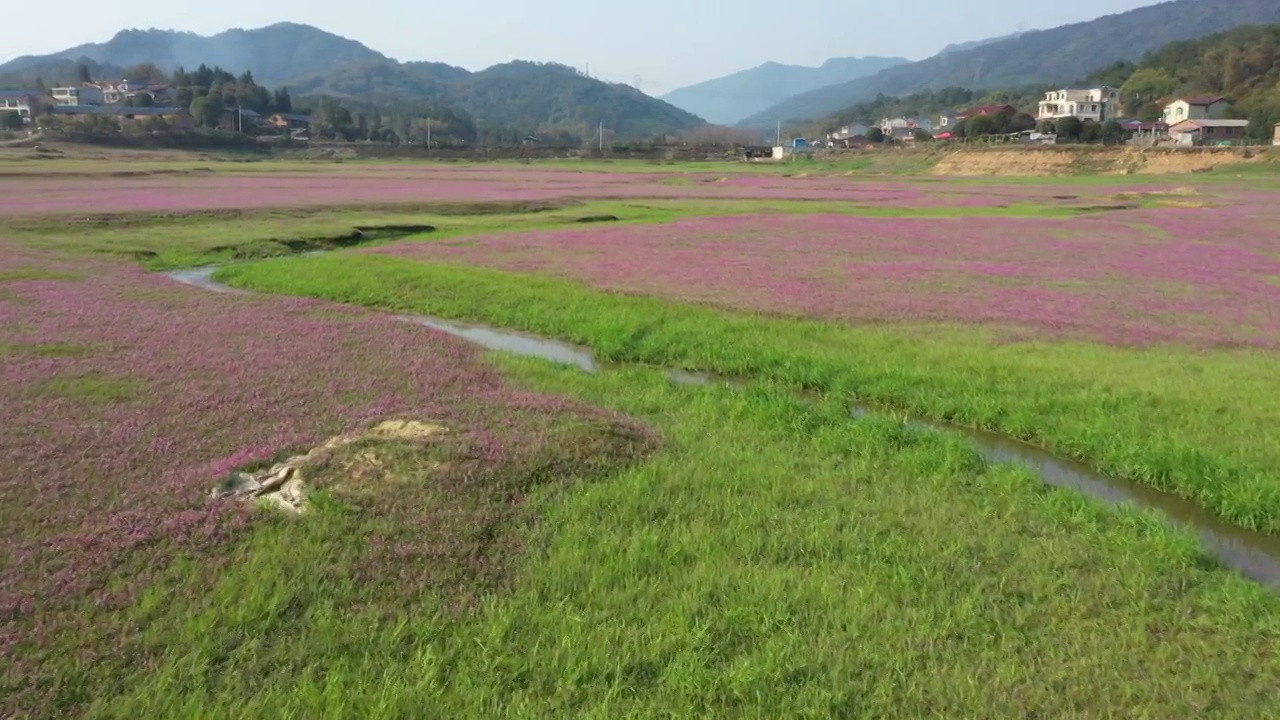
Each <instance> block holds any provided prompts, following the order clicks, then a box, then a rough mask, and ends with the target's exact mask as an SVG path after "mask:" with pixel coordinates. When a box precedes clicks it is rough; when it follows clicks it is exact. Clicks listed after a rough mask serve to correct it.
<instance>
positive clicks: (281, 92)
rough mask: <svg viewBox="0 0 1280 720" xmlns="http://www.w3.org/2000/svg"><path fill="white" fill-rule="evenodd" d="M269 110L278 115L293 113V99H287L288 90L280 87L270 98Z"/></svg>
mask: <svg viewBox="0 0 1280 720" xmlns="http://www.w3.org/2000/svg"><path fill="white" fill-rule="evenodd" d="M271 109H272V110H274V111H275V112H280V113H291V112H293V98H291V97H289V88H287V87H282V88H280V89H278V90H276V91H275V94H274V95H272V97H271Z"/></svg>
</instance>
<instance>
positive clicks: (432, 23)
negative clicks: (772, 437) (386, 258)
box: [0, 0, 1156, 95]
mask: <svg viewBox="0 0 1280 720" xmlns="http://www.w3.org/2000/svg"><path fill="white" fill-rule="evenodd" d="M1155 1H1156V0H1071V2H1045V3H1014V2H1006V1H1005V0H965V1H964V2H959V3H954V2H953V3H946V2H944V3H919V2H902V3H898V2H882V1H875V2H873V1H872V0H812V1H811V2H805V3H799V4H797V5H790V4H789V3H782V2H776V1H774V2H764V0H646V1H644V2H617V3H607V2H601V1H600V0H594V1H592V0H552V1H551V2H529V0H485V1H484V2H474V3H472V2H464V3H452V2H421V0H383V1H382V2H374V3H369V4H368V5H364V4H360V3H357V4H352V3H350V2H336V1H335V0H220V2H216V3H211V2H200V3H195V2H190V0H167V1H165V2H156V0H112V1H111V2H100V1H99V0H62V2H61V3H59V5H58V10H57V12H56V22H54V23H52V25H51V16H50V15H49V14H48V13H47V12H45V11H44V10H43V9H42V6H40V5H39V4H31V3H24V2H3V1H2V0H0V27H3V28H4V29H5V33H4V38H5V39H4V43H3V44H0V62H3V61H5V60H9V59H11V58H12V57H16V56H18V55H27V54H43V53H49V52H56V51H58V50H63V49H65V48H67V47H71V46H74V45H78V44H81V43H85V42H103V41H105V40H108V39H109V38H110V37H111V36H112V35H113V34H115V32H116V31H117V30H120V29H123V28H126V27H137V28H151V27H155V28H164V29H176V30H191V31H194V32H198V33H200V34H202V35H208V34H212V33H216V32H220V31H222V30H226V29H227V28H231V27H246V28H249V27H260V26H262V25H269V24H271V23H274V22H280V21H285V20H288V21H292V22H300V23H307V24H310V25H315V26H316V27H319V28H321V29H323V30H327V31H329V32H332V33H336V34H338V35H343V36H346V37H349V38H352V39H354V40H359V41H360V42H362V43H364V44H365V45H368V46H369V47H371V48H373V49H374V50H378V51H379V52H382V53H385V54H387V55H390V56H391V57H394V58H396V59H399V60H434V61H441V62H447V63H450V64H452V65H461V66H463V67H465V68H468V69H472V70H478V69H481V68H484V67H487V66H489V65H493V64H495V63H499V62H504V61H507V60H512V59H517V58H518V59H523V60H538V61H556V62H561V63H565V64H567V65H573V66H575V67H583V66H585V65H587V64H588V63H589V64H590V66H591V74H592V75H594V76H597V77H600V78H603V79H607V80H613V81H617V82H626V83H631V82H633V81H634V80H635V79H636V78H637V77H638V78H639V79H640V89H641V90H644V91H645V92H647V93H649V94H651V95H659V94H662V93H664V92H667V91H670V90H673V89H675V88H677V87H679V86H682V85H688V84H690V83H694V82H698V81H701V80H706V79H710V78H713V77H717V76H720V75H725V74H727V73H730V72H733V71H735V70H741V69H743V68H748V67H752V66H755V65H759V64H760V63H762V62H764V61H766V60H774V61H777V62H782V63H793V64H800V65H816V64H819V63H821V62H822V61H823V60H825V59H826V58H829V57H837V56H848V55H902V56H905V57H908V58H911V59H913V60H916V59H921V58H924V57H927V56H929V55H932V54H933V53H935V52H937V51H938V50H940V49H941V48H942V47H943V46H945V45H947V44H949V43H953V42H962V41H965V40H977V39H981V38H985V37H991V36H995V35H1004V34H1006V33H1011V32H1015V31H1017V30H1018V29H1020V28H1021V29H1027V30H1029V29H1033V28H1034V29H1045V28H1049V27H1053V26H1055V25H1062V24H1065V23H1071V22H1079V21H1081V20H1089V19H1092V18H1094V17H1097V16H1099V15H1106V14H1110V13H1114V12H1123V11H1125V10H1131V9H1133V8H1136V7H1141V6H1143V5H1151V4H1154V2H1155ZM52 26H56V30H55V31H51V27H52Z"/></svg>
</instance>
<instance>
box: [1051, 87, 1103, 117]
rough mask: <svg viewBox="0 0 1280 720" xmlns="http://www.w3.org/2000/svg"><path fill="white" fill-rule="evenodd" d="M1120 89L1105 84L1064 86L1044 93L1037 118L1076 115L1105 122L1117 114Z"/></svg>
mask: <svg viewBox="0 0 1280 720" xmlns="http://www.w3.org/2000/svg"><path fill="white" fill-rule="evenodd" d="M1119 103H1120V91H1119V90H1116V89H1115V88H1111V87H1107V86H1105V85H1103V86H1100V87H1096V88H1062V89H1061V90H1050V91H1049V92H1047V93H1045V94H1044V99H1043V100H1041V101H1040V107H1039V110H1038V111H1037V112H1036V119H1037V120H1057V119H1059V118H1065V117H1074V118H1079V119H1080V120H1093V121H1095V122H1103V121H1104V120H1106V119H1108V118H1110V117H1111V116H1112V115H1115V114H1116V112H1117V111H1118V109H1117V106H1118V105H1119Z"/></svg>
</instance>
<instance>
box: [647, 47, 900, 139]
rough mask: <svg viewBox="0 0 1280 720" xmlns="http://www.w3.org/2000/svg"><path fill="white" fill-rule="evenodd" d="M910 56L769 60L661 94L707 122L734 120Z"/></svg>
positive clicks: (896, 63)
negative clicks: (810, 62)
mask: <svg viewBox="0 0 1280 720" xmlns="http://www.w3.org/2000/svg"><path fill="white" fill-rule="evenodd" d="M906 62H909V61H908V60H907V59H906V58H902V57H875V56H872V57H843V58H831V59H830V60H827V61H826V62H824V63H823V64H822V65H819V66H818V67H809V66H805V65H783V64H781V63H776V62H767V63H764V64H763V65H759V66H756V67H753V68H749V69H747V70H740V71H738V72H736V73H733V74H730V75H725V76H724V77H719V78H715V79H713V80H707V81H705V82H700V83H697V84H694V85H689V86H687V87H682V88H678V89H676V90H672V91H671V92H669V93H667V94H666V95H663V96H661V99H662V100H665V101H667V102H669V103H671V104H672V105H675V106H676V107H678V108H682V109H684V110H687V111H689V112H691V113H693V114H695V115H698V116H700V117H704V118H706V119H707V120H708V121H709V122H713V123H721V124H732V123H736V122H738V121H739V120H742V119H743V118H745V117H747V116H749V115H751V114H753V113H756V112H759V111H760V110H763V109H764V108H767V107H769V106H771V105H773V104H774V103H777V102H779V101H780V100H783V99H784V98H787V97H790V96H792V95H795V94H796V93H802V92H805V91H806V90H812V89H814V88H819V87H822V86H824V85H831V84H834V83H840V82H846V81H849V80H855V79H857V78H860V77H865V76H867V75H871V74H873V73H877V72H880V71H881V70H884V69H886V68H890V67H894V66H895V65H901V64H903V63H906Z"/></svg>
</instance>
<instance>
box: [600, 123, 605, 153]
mask: <svg viewBox="0 0 1280 720" xmlns="http://www.w3.org/2000/svg"><path fill="white" fill-rule="evenodd" d="M600 154H601V155H603V154H604V121H603V120H601V121H600Z"/></svg>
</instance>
